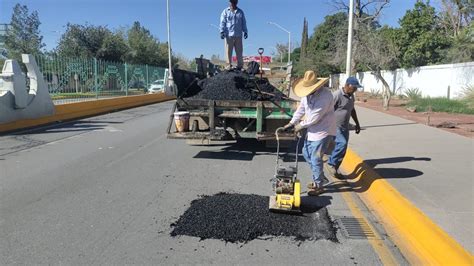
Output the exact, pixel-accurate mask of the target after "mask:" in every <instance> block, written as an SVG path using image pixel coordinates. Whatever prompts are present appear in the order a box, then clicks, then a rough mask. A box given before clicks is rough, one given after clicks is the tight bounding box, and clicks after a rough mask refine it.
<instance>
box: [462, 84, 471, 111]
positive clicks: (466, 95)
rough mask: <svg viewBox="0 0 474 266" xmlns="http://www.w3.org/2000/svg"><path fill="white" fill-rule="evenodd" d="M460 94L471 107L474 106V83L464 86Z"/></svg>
mask: <svg viewBox="0 0 474 266" xmlns="http://www.w3.org/2000/svg"><path fill="white" fill-rule="evenodd" d="M459 96H460V98H461V100H462V101H465V102H466V104H467V105H468V106H469V107H470V108H474V85H470V86H466V87H464V88H463V89H462V91H461V94H460V95H459Z"/></svg>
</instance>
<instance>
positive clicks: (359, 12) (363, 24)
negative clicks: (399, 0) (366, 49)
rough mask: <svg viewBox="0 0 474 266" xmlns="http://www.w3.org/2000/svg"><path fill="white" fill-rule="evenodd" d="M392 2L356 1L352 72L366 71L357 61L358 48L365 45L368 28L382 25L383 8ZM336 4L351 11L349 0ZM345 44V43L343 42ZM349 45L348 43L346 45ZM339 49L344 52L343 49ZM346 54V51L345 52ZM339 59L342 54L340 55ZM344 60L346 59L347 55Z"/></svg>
mask: <svg viewBox="0 0 474 266" xmlns="http://www.w3.org/2000/svg"><path fill="white" fill-rule="evenodd" d="M389 3H390V0H355V3H354V14H353V16H354V20H353V39H352V56H351V60H352V62H351V70H350V73H355V72H357V71H364V70H366V69H363V68H362V67H361V65H360V64H359V62H358V61H357V56H355V55H356V54H357V53H358V50H359V49H360V46H361V45H364V42H366V40H364V39H363V38H361V36H362V35H364V32H366V31H368V30H374V29H377V28H379V27H380V24H379V22H378V19H379V17H380V14H382V11H383V9H384V8H385V7H386V6H387V5H388V4H389ZM334 5H335V6H336V8H338V9H339V10H345V11H346V13H349V6H348V4H347V1H344V0H337V1H335V2H334ZM343 45H344V44H343ZM345 46H346V47H347V44H346V45H345ZM340 48H341V47H339V49H338V50H339V51H341V52H343V50H342V49H340ZM344 54H345V53H344ZM338 58H339V60H340V58H341V54H340V53H339V56H338ZM343 58H344V59H343V60H342V61H345V57H343Z"/></svg>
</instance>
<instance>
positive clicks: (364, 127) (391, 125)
mask: <svg viewBox="0 0 474 266" xmlns="http://www.w3.org/2000/svg"><path fill="white" fill-rule="evenodd" d="M416 124H418V123H416V122H410V123H399V124H385V125H372V126H363V127H362V128H361V129H362V130H364V129H366V128H373V127H396V126H407V125H416Z"/></svg>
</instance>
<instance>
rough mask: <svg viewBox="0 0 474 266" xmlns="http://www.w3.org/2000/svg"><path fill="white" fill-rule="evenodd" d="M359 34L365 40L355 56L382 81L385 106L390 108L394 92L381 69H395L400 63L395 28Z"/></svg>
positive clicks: (365, 31)
mask: <svg viewBox="0 0 474 266" xmlns="http://www.w3.org/2000/svg"><path fill="white" fill-rule="evenodd" d="M359 34H360V37H361V39H363V40H365V42H364V43H362V44H361V45H360V46H359V51H358V53H357V54H355V55H354V56H356V60H357V61H358V62H359V64H361V65H362V66H363V67H364V68H366V69H369V71H370V73H371V74H372V75H374V76H375V78H376V79H377V80H379V81H380V82H381V83H382V98H383V108H384V109H385V110H388V108H389V105H390V99H391V95H392V93H391V90H390V85H389V84H388V82H387V81H386V80H385V79H384V77H383V76H382V72H381V71H382V70H394V69H396V68H397V67H398V65H399V63H398V54H399V47H398V45H396V43H395V41H394V39H393V29H391V28H389V27H383V28H381V29H378V30H364V31H360V32H359ZM387 36H388V37H387Z"/></svg>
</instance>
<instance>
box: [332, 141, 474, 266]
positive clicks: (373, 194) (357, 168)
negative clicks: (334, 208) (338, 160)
mask: <svg viewBox="0 0 474 266" xmlns="http://www.w3.org/2000/svg"><path fill="white" fill-rule="evenodd" d="M341 167H342V170H343V171H345V172H346V173H350V174H349V175H348V180H347V182H348V183H350V184H352V185H353V187H354V189H355V190H356V191H357V190H360V193H358V195H359V196H360V197H361V199H362V200H363V201H364V202H365V204H366V205H367V206H368V207H369V209H371V210H372V211H374V213H375V214H376V216H377V217H378V218H379V219H380V220H381V221H382V223H383V226H384V227H385V229H386V230H387V232H389V234H390V236H391V237H392V238H393V240H394V242H395V243H396V244H397V246H398V248H399V249H400V251H401V252H402V253H403V255H404V256H405V257H406V258H407V260H408V261H409V262H410V263H411V264H413V265H474V258H473V256H472V254H470V252H468V251H467V250H465V249H464V248H463V247H462V246H461V245H460V244H459V243H458V242H456V241H455V240H454V239H453V238H451V237H450V236H449V235H448V234H447V233H446V232H444V231H443V230H442V229H441V228H440V227H439V226H438V225H436V224H435V223H434V222H433V221H431V220H430V219H429V218H428V217H427V216H426V215H425V214H424V213H423V212H421V211H420V210H419V209H418V208H417V207H416V206H415V205H413V204H412V203H411V202H410V201H408V200H407V199H406V198H405V197H403V195H402V194H400V193H399V192H398V191H397V190H396V189H395V188H394V187H393V186H392V185H390V183H389V182H387V181H386V180H384V179H383V177H381V176H380V175H379V174H377V173H376V172H375V171H374V170H373V169H372V168H371V167H370V166H368V165H366V164H365V163H364V161H363V159H362V158H360V157H359V156H358V155H357V154H356V153H355V152H354V151H352V150H351V149H348V150H347V153H346V156H345V157H344V161H343V162H342V165H341Z"/></svg>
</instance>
